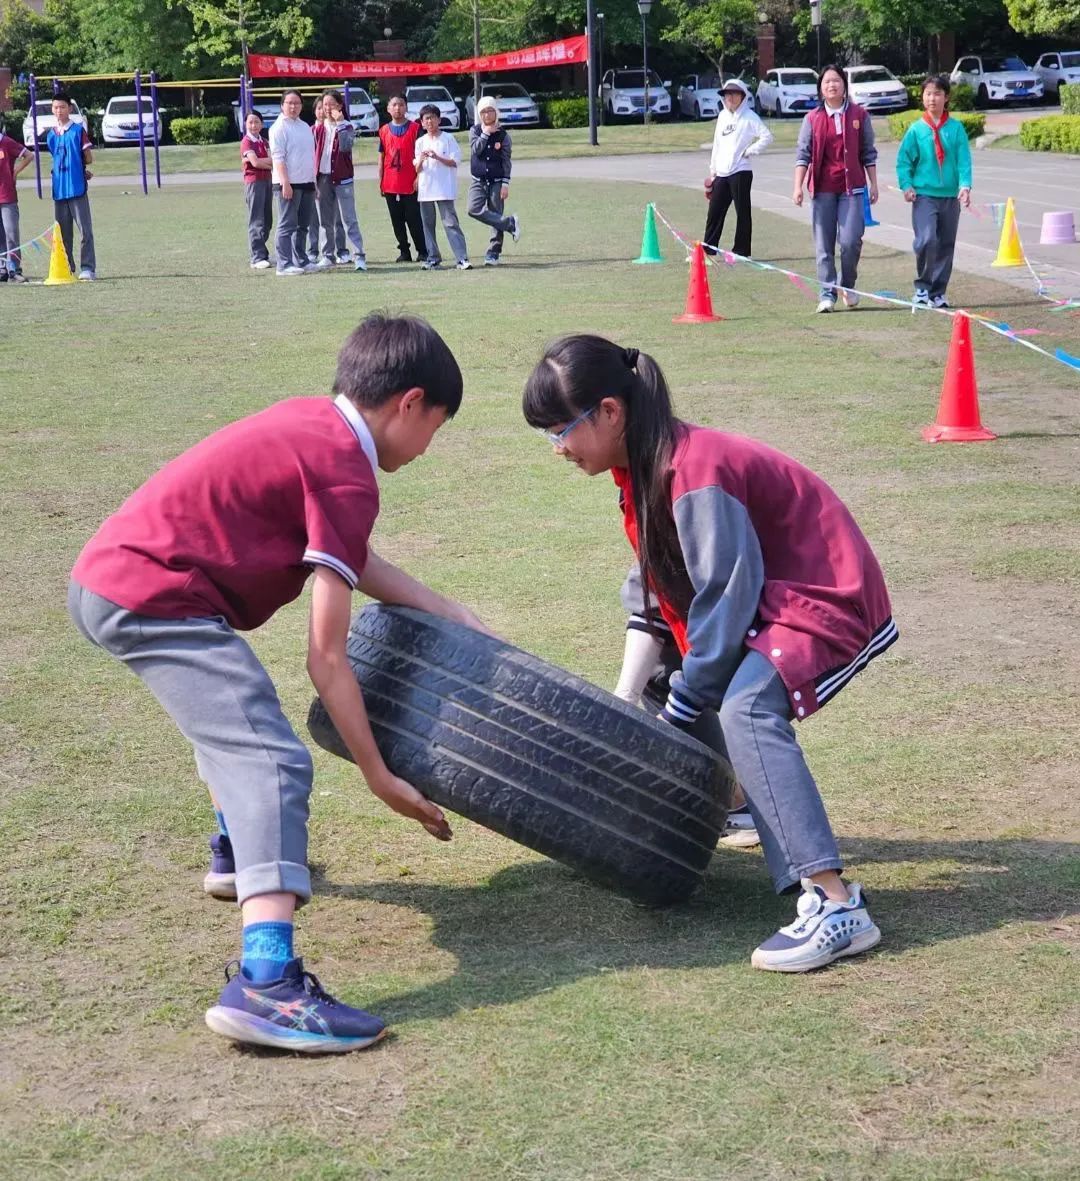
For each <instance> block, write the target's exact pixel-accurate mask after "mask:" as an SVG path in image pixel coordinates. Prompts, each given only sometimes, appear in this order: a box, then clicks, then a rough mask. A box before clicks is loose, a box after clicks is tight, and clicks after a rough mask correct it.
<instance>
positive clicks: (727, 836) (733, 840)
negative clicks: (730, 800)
mask: <svg viewBox="0 0 1080 1181" xmlns="http://www.w3.org/2000/svg"><path fill="white" fill-rule="evenodd" d="M720 844H721V845H725V846H727V848H729V849H752V848H753V847H754V846H755V845H760V844H761V837H759V836H758V830H757V825H756V824H755V823H754V818H753V816H751V815H750V810H749V808H745V807H744V808H733V809H732V810H731V811H730V812H729V813H728V814H727V819H726V820H725V821H724V831H723V832H722V833H721V834H720Z"/></svg>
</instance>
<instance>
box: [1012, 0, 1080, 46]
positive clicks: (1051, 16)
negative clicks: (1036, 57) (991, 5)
mask: <svg viewBox="0 0 1080 1181" xmlns="http://www.w3.org/2000/svg"><path fill="white" fill-rule="evenodd" d="M1005 7H1006V8H1007V9H1008V11H1009V23H1010V24H1011V25H1012V27H1013V28H1014V29H1015V30H1016V31H1017V32H1018V33H1027V34H1028V35H1029V36H1051V35H1053V34H1058V33H1060V34H1061V35H1062V36H1071V37H1076V36H1080V0H1005Z"/></svg>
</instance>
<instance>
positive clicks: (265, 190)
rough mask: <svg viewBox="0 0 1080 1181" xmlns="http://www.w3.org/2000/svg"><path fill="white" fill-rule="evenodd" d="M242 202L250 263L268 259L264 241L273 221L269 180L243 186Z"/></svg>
mask: <svg viewBox="0 0 1080 1181" xmlns="http://www.w3.org/2000/svg"><path fill="white" fill-rule="evenodd" d="M244 200H245V201H246V202H247V214H248V249H249V250H250V251H251V261H252V262H263V261H264V260H267V259H269V257H270V252H269V251H268V250H267V249H266V239H267V238H269V237H270V225H271V223H272V222H273V220H274V194H273V191H272V189H271V185H270V181H269V180H255V181H252V182H251V183H250V184H246V185H244Z"/></svg>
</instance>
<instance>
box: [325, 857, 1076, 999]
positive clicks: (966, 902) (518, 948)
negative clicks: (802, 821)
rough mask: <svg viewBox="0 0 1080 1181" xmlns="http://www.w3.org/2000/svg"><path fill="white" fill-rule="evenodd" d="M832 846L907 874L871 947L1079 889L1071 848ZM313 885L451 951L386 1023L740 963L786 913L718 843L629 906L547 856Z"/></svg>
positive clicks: (920, 941)
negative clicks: (684, 894) (396, 918)
mask: <svg viewBox="0 0 1080 1181" xmlns="http://www.w3.org/2000/svg"><path fill="white" fill-rule="evenodd" d="M842 850H843V853H844V856H845V859H846V861H847V863H848V866H849V876H851V877H854V878H857V877H858V876H860V874H861V872H862V871H863V870H864V869H865V868H866V867H869V866H884V867H885V868H883V869H882V870H881V871H880V872H873V873H871V875H870V876H871V878H874V877H876V878H878V879H879V880H883V881H885V882H889V881H890V880H895V879H896V878H897V877H898V876H899V877H900V878H901V879H904V878H908V877H915V878H917V884H915V885H912V886H910V887H905V886H903V885H888V884H886V885H884V886H883V887H876V888H874V889H873V890H872V891H871V894H872V898H871V907H872V913H873V915H874V918H875V920H876V921H877V923H878V925H879V926H881V927H882V929H883V931H884V941H883V943H882V952H881V953H879V954H896V953H898V952H903V951H907V950H910V949H912V948H918V947H924V946H927V945H931V944H935V943H940V942H942V941H944V940H950V939H959V938H964V937H966V936H969V935H979V934H982V933H985V932H988V931H992V930H995V929H997V928H999V927H1003V926H1006V925H1008V924H1010V923H1015V922H1031V921H1036V922H1038V921H1047V920H1051V919H1054V918H1057V917H1059V916H1061V915H1062V914H1065V913H1068V912H1070V911H1072V910H1075V909H1076V905H1077V898H1078V896H1080V894H1078V890H1080V846H1078V845H1075V844H1068V843H1064V842H1052V841H1040V840H988V841H920V840H912V841H906V840H894V839H888V840H876V839H860V840H848V841H844V842H842ZM909 865H910V867H911V869H910V870H909V869H908V868H907V867H908V866H909ZM897 866H902V867H903V868H902V869H900V870H898V869H897V868H896V867H897ZM890 867H891V868H890ZM315 890H316V892H317V893H320V894H325V895H330V896H333V897H337V898H342V899H359V900H364V901H367V902H380V903H388V904H390V905H393V906H402V907H407V908H409V909H412V910H417V911H420V912H422V913H424V914H427V915H430V916H431V918H432V919H433V921H434V928H433V931H432V939H433V942H434V944H435V946H436V947H439V948H442V949H444V950H446V951H448V952H450V953H451V954H452V955H453V956H454V957H455V959H456V961H457V965H458V966H457V971H456V972H455V974H454V975H453V976H452V977H450V978H449V979H446V980H440V981H438V982H437V983H434V984H431V985H429V986H427V987H425V988H421V989H417V990H416V991H414V992H407V993H404V994H400V995H398V996H392V997H388V998H386V999H384V1000H382V1001H380V1002H379V1005H378V1008H379V1012H380V1013H382V1014H383V1015H385V1016H386V1017H388V1018H389V1019H390V1020H392V1021H395V1022H402V1021H409V1020H424V1019H427V1018H432V1017H443V1016H447V1015H449V1014H452V1013H454V1012H457V1011H459V1010H461V1009H471V1008H477V1007H480V1006H484V1005H497V1004H508V1003H512V1002H514V1001H518V1000H521V999H524V998H527V997H530V996H534V995H536V994H537V993H539V992H544V991H548V990H550V989H553V988H557V987H559V986H561V985H564V984H568V983H571V982H573V981H575V980H578V979H581V978H584V977H588V976H594V975H597V974H599V973H601V972H605V971H615V970H621V969H628V968H637V967H649V968H696V967H717V966H720V965H724V964H728V963H743V964H745V963H747V962H748V960H749V956H750V952H751V950H752V949H753V948H754V947H755V946H756V945H757V944H758V943H759V942H760V941H761V940H762V939H764V938H766V937H767V936H768V935H770V934H771V933H772V931H773V930H775V928H776V927H777V926H779V925H780V924H782V923H786V922H789V921H790V920H791V919H792V917H793V915H794V906H793V899H791V898H790V897H789V898H777V897H775V896H774V895H773V894H772V892H771V890H770V887H769V883H768V878H767V875H766V873H765V868H764V865H763V864H762V862H761V859H760V857H759V856H758V855H756V854H753V853H749V854H748V853H745V852H736V851H729V850H723V851H719V852H718V853H717V855H716V857H715V859H714V861H713V865H712V868H711V870H710V872H709V875H708V877H707V878H706V881H705V883H704V886H703V887H702V889H701V890H700V891H699V892H698V894H697V895H696V896H695V897H694V898H693V899H692V900H691V902H689V903H688V904H686V905H684V906H680V907H673V908H671V909H669V910H654V909H650V908H647V907H643V906H639V905H637V904H635V903H633V902H629V901H627V900H626V899H624V898H621V897H619V896H618V895H616V894H613V893H610V892H608V891H605V890H603V889H601V888H599V887H596V886H593V885H591V884H590V883H588V882H587V881H585V880H584V879H582V878H580V877H578V876H577V875H575V874H574V873H572V872H571V871H570V870H567V869H565V868H564V867H562V866H560V865H557V864H556V863H554V862H551V861H539V862H536V861H533V862H528V863H525V864H522V865H515V866H511V867H509V868H507V869H504V870H501V871H499V872H498V873H496V874H495V875H494V876H493V877H492V878H491V879H490V880H489V881H487V882H485V883H483V884H477V885H470V886H434V885H426V884H421V883H413V882H409V881H395V882H372V883H370V884H363V885H343V884H338V883H334V882H328V881H326V880H325V879H324V878H322V877H320V876H319V874H318V872H317V871H316V875H315Z"/></svg>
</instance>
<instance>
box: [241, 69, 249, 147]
mask: <svg viewBox="0 0 1080 1181" xmlns="http://www.w3.org/2000/svg"><path fill="white" fill-rule="evenodd" d="M247 117H248V92H247V79H246V78H245V77H244V75H243V74H241V75H240V138H241V139H243V137H244V133H245V131H246V130H247V129H246V128H245V127H244V123H245V122H246V120H247Z"/></svg>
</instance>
